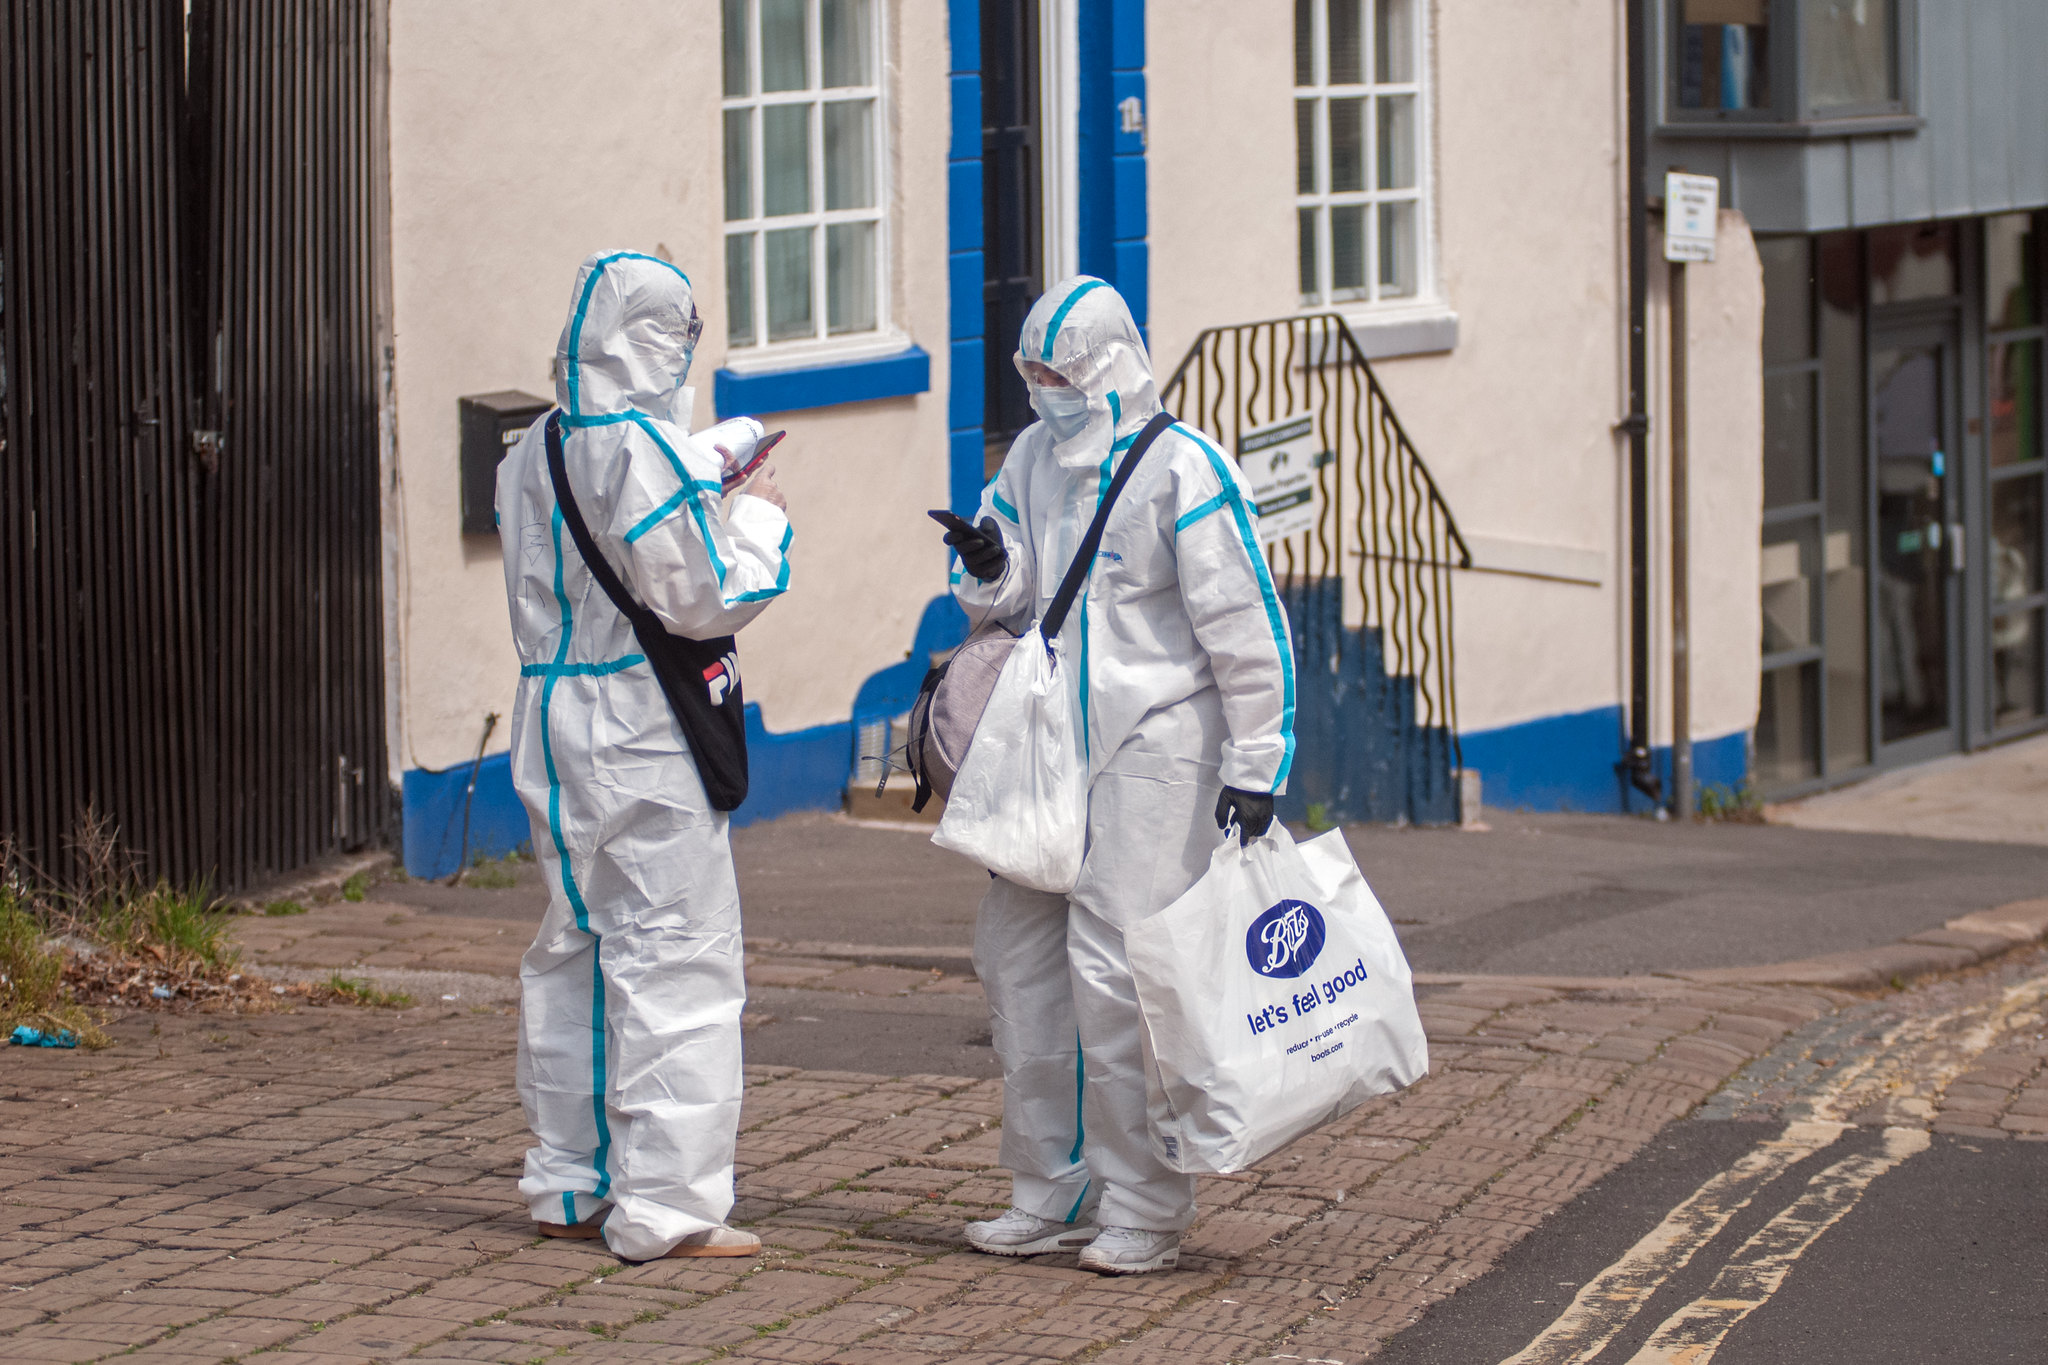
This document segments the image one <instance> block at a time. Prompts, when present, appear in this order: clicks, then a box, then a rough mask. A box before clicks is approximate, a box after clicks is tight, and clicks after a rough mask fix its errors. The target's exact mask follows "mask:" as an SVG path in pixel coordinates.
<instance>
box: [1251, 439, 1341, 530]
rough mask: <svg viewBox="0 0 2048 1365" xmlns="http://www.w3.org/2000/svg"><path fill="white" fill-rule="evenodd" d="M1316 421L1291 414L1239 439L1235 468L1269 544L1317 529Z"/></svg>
mask: <svg viewBox="0 0 2048 1365" xmlns="http://www.w3.org/2000/svg"><path fill="white" fill-rule="evenodd" d="M1323 463H1325V460H1324V459H1323V458H1321V457H1319V455H1318V453H1317V451H1316V419H1315V416H1314V414H1312V413H1305V412H1304V413H1296V414H1294V415H1293V416H1290V417H1283V418H1281V419H1280V420H1279V421H1277V422H1271V423H1268V424H1267V425H1265V426H1262V427H1253V428H1252V429H1251V430H1249V431H1247V432H1245V433H1244V434H1243V435H1241V436H1239V437H1238V440H1237V467H1238V468H1239V469H1241V470H1243V471H1244V480H1245V482H1246V483H1247V484H1250V485H1251V491H1252V501H1253V503H1255V504H1256V505H1257V508H1258V514H1259V540H1260V541H1261V542H1263V543H1264V544H1267V545H1271V544H1272V543H1273V542H1274V541H1276V540H1282V539H1285V538H1286V537H1288V536H1298V535H1300V534H1301V533H1302V532H1303V531H1307V530H1310V529H1312V528H1313V527H1314V526H1315V524H1316V509H1315V471H1316V467H1317V466H1318V465H1320V464H1323Z"/></svg>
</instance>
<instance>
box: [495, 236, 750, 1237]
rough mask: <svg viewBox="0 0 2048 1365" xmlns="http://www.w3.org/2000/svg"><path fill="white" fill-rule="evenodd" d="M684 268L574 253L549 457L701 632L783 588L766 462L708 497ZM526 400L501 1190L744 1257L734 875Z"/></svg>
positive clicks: (567, 1212)
mask: <svg viewBox="0 0 2048 1365" xmlns="http://www.w3.org/2000/svg"><path fill="white" fill-rule="evenodd" d="M701 330H702V322H701V320H700V319H699V318H698V315H697V312H696V307H695V304H694V302H693V301H692V298H691V289H690V282H689V280H688V278H687V277H685V276H684V274H683V273H682V272H681V271H680V270H678V269H676V268H675V267H674V266H672V265H669V264H668V263H666V262H664V261H661V260H658V259H656V258H654V257H651V256H643V255H640V254H638V253H634V252H624V251H609V252H601V253H599V254H597V255H595V256H592V257H591V258H590V259H589V260H587V261H585V262H584V263H583V266H582V268H581V270H580V271H579V272H578V274H577V278H576V287H575V290H574V293H573V294H572V297H571V306H570V314H569V319H568V323H567V325H566V326H565V327H564V328H563V330H562V336H561V341H560V343H559V345H558V347H557V350H556V382H555V397H556V401H557V403H558V404H559V405H560V407H561V411H562V414H563V417H562V423H561V425H562V445H563V459H564V464H565V466H566V472H567V475H568V482H569V487H570V490H571V491H572V492H573V493H574V495H575V501H576V505H577V506H578V507H579V508H580V509H581V511H582V514H583V518H584V521H585V523H586V524H587V525H588V526H589V528H590V532H591V535H592V538H593V540H594V541H595V543H596V545H597V546H598V548H599V549H600V550H601V551H602V553H603V554H604V556H605V558H606V559H607V560H608V561H609V562H610V564H611V566H612V568H613V569H614V570H615V572H616V573H617V574H618V576H619V579H620V580H621V582H622V583H624V585H625V586H626V588H627V590H628V591H629V592H630V593H631V594H632V595H633V596H634V597H635V598H637V599H638V600H639V601H640V602H641V603H642V604H644V605H645V606H647V607H648V608H650V609H652V611H653V612H654V613H655V614H656V615H657V616H658V617H659V618H660V620H661V622H662V623H663V624H664V625H665V626H666V627H667V628H668V629H669V630H670V631H671V632H673V633H675V634H678V635H684V636H689V637H692V638H695V639H716V638H718V637H720V636H724V635H729V634H731V633H732V632H734V631H736V630H738V629H739V628H740V627H742V626H744V625H746V624H747V623H748V622H749V621H751V620H752V619H753V618H754V617H755V616H757V615H758V614H760V612H761V611H762V610H763V609H764V608H765V607H766V606H767V605H768V603H769V602H770V601H772V600H773V599H774V598H775V597H776V596H778V595H779V594H780V593H782V592H783V591H784V590H785V589H786V588H787V587H788V584H789V562H788V560H787V559H786V558H785V554H786V552H787V550H788V547H789V541H790V528H789V521H788V519H787V517H786V516H785V515H784V510H783V508H784V503H783V499H782V495H781V494H780V492H778V491H777V490H776V488H775V484H774V481H773V477H772V474H769V473H768V472H767V471H763V473H762V475H761V476H758V477H757V478H756V479H755V482H754V483H753V485H752V486H751V487H752V491H751V492H746V493H741V494H739V495H738V496H737V497H735V498H734V499H732V501H731V505H730V508H729V510H727V509H725V508H724V507H723V505H722V500H721V497H720V480H721V472H722V466H723V465H724V464H725V463H726V462H725V460H724V459H723V457H722V455H721V453H720V452H719V451H718V450H716V449H714V445H713V443H714V442H715V441H719V440H721V439H722V440H723V441H724V442H725V443H726V444H728V445H730V446H737V447H740V448H745V449H751V446H752V444H753V443H754V442H755V441H757V440H758V438H759V436H760V434H761V429H760V424H759V423H755V422H752V421H751V420H750V419H736V420H735V421H732V422H725V423H721V424H719V426H717V427H714V428H712V429H711V431H709V432H704V433H700V434H699V435H698V436H696V437H694V438H693V437H692V436H691V435H690V434H689V431H690V408H691V398H692V393H691V390H689V389H686V388H684V387H683V381H684V379H685V377H686V376H687V375H688V373H689V368H690V356H691V352H692V350H693V348H694V347H695V344H696V341H697V336H698V334H699V333H700V332H701ZM546 420H547V419H545V418H543V419H542V420H541V421H539V422H536V423H535V424H534V425H533V427H532V428H531V429H529V430H528V431H527V432H526V434H525V436H523V437H522V438H521V439H520V441H519V443H518V444H517V445H516V446H515V447H514V448H513V449H512V451H511V452H510V453H509V454H508V455H507V456H506V457H505V460H504V462H503V463H502V464H501V465H500V466H499V469H498V520H499V532H500V536H501V538H502V541H503V545H504V555H505V590H506V594H507V596H508V598H509V599H510V605H511V612H512V635H513V640H514V642H515V644H516V645H517V648H518V652H519V663H520V670H519V674H520V676H519V692H518V699H517V701H516V703H515V704H514V707H513V711H512V774H513V782H514V784H515V785H516V786H517V788H518V790H519V795H520V797H521V799H522V800H524V802H525V803H526V808H527V811H528V812H529V814H530V815H531V816H532V819H533V831H534V839H533V842H534V847H535V848H536V849H538V850H539V852H540V860H541V864H542V867H543V869H544V871H545V873H546V876H547V882H548V887H549V890H550V891H551V892H552V893H553V894H552V897H551V899H550V901H549V905H548V910H547V914H546V917H545V918H544V919H543V920H542V921H541V926H540V931H539V933H538V934H536V935H535V937H534V941H533V946H532V947H531V948H530V949H528V950H527V953H526V956H525V958H524V960H523V961H522V962H521V964H520V987H521V997H520V1015H519V1061H518V1083H519V1097H520V1100H521V1103H522V1104H523V1105H524V1107H525V1111H526V1120H527V1123H528V1125H529V1126H530V1127H531V1128H532V1129H533V1134H534V1137H535V1138H536V1139H537V1140H538V1142H537V1145H535V1146H534V1147H532V1148H530V1149H529V1150H528V1151H527V1154H526V1172H525V1177H524V1178H523V1179H522V1180H521V1181H520V1182H519V1193H520V1195H521V1197H523V1198H524V1199H525V1200H526V1202H527V1206H528V1208H529V1210H530V1211H531V1213H532V1215H533V1218H534V1220H535V1221H536V1222H537V1223H538V1224H539V1225H540V1230H541V1231H542V1232H544V1233H548V1234H551V1235H555V1236H572V1237H593V1238H594V1237H597V1236H599V1235H600V1234H601V1235H602V1236H603V1238H604V1240H605V1241H606V1243H607V1244H608V1245H609V1246H610V1248H611V1249H612V1251H614V1252H615V1253H617V1254H618V1255H619V1256H621V1257H624V1258H626V1259H628V1260H636V1261H638V1260H649V1259H652V1258H655V1257H660V1256H666V1255H675V1256H744V1255H751V1254H753V1253H754V1252H755V1251H757V1250H758V1249H759V1247H760V1241H759V1239H758V1238H756V1237H754V1236H753V1234H751V1233H747V1232H742V1231H739V1230H737V1229H733V1228H728V1227H726V1226H725V1218H726V1215H727V1214H728V1213H729V1212H730V1211H731V1209H732V1201H733V1142H734V1134H735V1132H736V1129H737V1126H738V1121H739V1110H740V1090H741V1084H742V1082H741V1076H740V1007H741V1004H742V1003H743V1001H744V999H745V993H746V989H745V984H744V982H743V980H742V977H741V944H740V906H739V892H738V889H737V886H736V885H735V882H734V879H733V866H732V851H731V847H730V845H729V843H728V841H727V825H726V816H725V814H724V813H722V812H719V811H715V810H713V809H712V808H711V807H710V805H709V804H708V802H707V799H706V795H705V790H704V785H703V782H702V781H701V779H700V778H699V776H698V772H697V768H696V764H695V762H694V761H693V759H692V757H691V754H690V748H689V745H688V743H687V742H686V741H685V739H684V736H683V732H682V730H681V728H680V726H679V724H678V722H677V720H676V717H675V715H674V714H673V712H672V711H671V709H670V706H669V703H668V701H667V699H666V697H665V696H664V694H663V692H662V689H661V685H660V683H659V682H658V681H657V679H656V677H655V675H654V672H653V670H652V669H651V668H650V666H649V665H648V663H647V661H646V659H645V658H644V657H643V656H642V654H641V652H640V647H639V644H638V642H637V641H636V639H635V637H634V634H633V629H632V626H631V625H630V624H629V623H628V621H627V619H626V617H625V616H624V615H623V614H621V612H620V611H619V609H618V608H617V607H615V606H614V605H613V604H612V601H611V599H610V598H608V597H607V596H606V595H605V593H604V590H603V589H602V588H601V587H600V586H599V585H598V583H597V582H596V580H595V579H594V578H593V577H592V576H591V574H590V572H589V570H588V569H587V568H586V567H585V565H584V561H583V559H582V557H581V556H580V555H579V554H578V553H577V549H576V546H575V544H574V543H573V540H572V537H571V535H570V534H569V533H568V532H567V531H566V530H565V529H564V526H563V517H562V513H561V510H560V508H558V506H557V505H556V501H555V496H554V488H553V484H552V482H551V480H550V478H549V474H548V460H547V448H546V440H545V435H544V426H545V423H546Z"/></svg>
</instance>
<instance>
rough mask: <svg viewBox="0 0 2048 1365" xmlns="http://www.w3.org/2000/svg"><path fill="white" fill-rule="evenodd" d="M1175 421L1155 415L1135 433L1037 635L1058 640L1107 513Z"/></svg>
mask: <svg viewBox="0 0 2048 1365" xmlns="http://www.w3.org/2000/svg"><path fill="white" fill-rule="evenodd" d="M1178 420H1179V419H1178V418H1176V417H1175V416H1174V415H1173V414H1172V413H1170V412H1160V413H1157V414H1155V415H1154V416H1153V418H1152V420H1151V421H1149V422H1147V423H1145V429H1144V430H1143V431H1141V432H1139V433H1138V439H1137V440H1136V441H1134V442H1132V443H1131V453H1130V454H1128V455H1126V456H1124V462H1123V463H1122V464H1120V465H1118V466H1117V468H1116V477H1115V478H1113V479H1111V480H1110V481H1109V488H1108V489H1107V490H1105V491H1104V493H1103V495H1102V501H1101V503H1100V504H1098V505H1097V506H1096V508H1095V520H1093V521H1091V522H1089V523H1088V534H1087V535H1085V536H1082V537H1081V548H1080V549H1078V550H1076V551H1075V552H1074V562H1073V563H1072V564H1069V565H1068V566H1067V576H1066V577H1065V578H1063V579H1061V580H1060V590H1059V591H1058V592H1056V593H1054V594H1053V599H1052V605H1051V606H1049V607H1047V608H1046V609H1045V620H1043V621H1042V622H1040V623H1039V633H1040V634H1041V635H1043V636H1044V637H1045V638H1046V639H1047V640H1052V639H1056V638H1057V637H1058V636H1059V633H1060V627H1061V626H1064V625H1065V624H1066V623H1067V613H1068V612H1069V611H1072V610H1073V607H1074V599H1075V598H1076V597H1078V596H1080V595H1081V585H1082V584H1083V583H1085V582H1087V581H1088V570H1089V568H1090V567H1091V566H1092V565H1093V564H1094V562H1095V551H1096V550H1097V549H1099V548H1100V547H1101V545H1102V528H1103V527H1105V526H1107V525H1108V524H1109V509H1110V508H1111V507H1114V506H1115V505H1116V499H1117V495H1118V494H1119V493H1121V492H1123V491H1124V485H1125V484H1127V483H1129V482H1130V481H1131V475H1132V474H1133V473H1135V472H1136V470H1137V468H1138V461H1139V460H1141V459H1143V458H1144V455H1145V451H1146V450H1147V449H1148V448H1149V447H1150V446H1151V444H1152V442H1153V441H1155V440H1157V439H1158V437H1159V433H1160V432H1162V431H1164V430H1166V429H1167V428H1168V427H1170V426H1172V425H1173V424H1174V423H1175V422H1176V421H1178Z"/></svg>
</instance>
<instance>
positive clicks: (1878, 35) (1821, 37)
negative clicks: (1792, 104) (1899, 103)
mask: <svg viewBox="0 0 2048 1365" xmlns="http://www.w3.org/2000/svg"><path fill="white" fill-rule="evenodd" d="M1800 11H1801V12H1800V18H1801V19H1802V20H1803V21H1804V22H1803V23H1802V25H1801V32H1800V35H1799V39H1800V43H1799V46H1800V57H1801V66H1802V68H1803V70H1802V73H1801V74H1802V75H1804V77H1805V79H1806V107H1807V111H1808V112H1809V113H1814V114H1843V113H1853V112H1859V111H1862V112H1875V111H1878V110H1883V109H1886V108H1889V107H1891V105H1892V104H1893V103H1894V102H1895V101H1896V100H1897V99H1898V97H1899V82H1898V71H1897V63H1896V62H1895V61H1894V59H1893V35H1894V33H1895V32H1896V30H1895V28H1894V26H1893V22H1892V0H1800Z"/></svg>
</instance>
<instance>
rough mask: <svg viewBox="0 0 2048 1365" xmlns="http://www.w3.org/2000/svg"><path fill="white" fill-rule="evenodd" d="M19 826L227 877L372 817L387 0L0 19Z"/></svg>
mask: <svg viewBox="0 0 2048 1365" xmlns="http://www.w3.org/2000/svg"><path fill="white" fill-rule="evenodd" d="M0 35H4V42H0V49H4V50H0V179H4V182H5V198H4V202H0V348H4V350H0V385H4V387H0V407H4V413H0V441H4V442H5V444H4V447H0V542H4V543H0V565H4V571H0V572H4V578H0V660H4V665H0V666H4V669H5V673H4V676H0V681H4V687H5V690H6V703H7V704H6V714H5V716H4V717H0V837H5V838H7V839H10V840H12V841H13V843H14V845H15V847H16V849H17V850H18V851H19V852H20V853H22V854H23V855H25V856H26V857H28V858H29V859H31V860H32V861H33V862H34V863H35V864H36V865H38V866H39V867H41V868H42V869H43V870H44V871H45V872H47V873H49V874H51V875H53V876H59V877H62V876H65V875H66V874H67V872H68V871H69V868H68V867H67V860H68V854H67V851H66V841H67V836H68V835H69V834H70V832H71V830H72V829H73V827H74V825H75V824H76V822H77V820H78V819H79V817H80V814H81V813H82V812H83V811H84V810H86V809H87V808H88V807H90V808H93V809H96V810H98V811H99V812H101V813H102V814H104V815H106V816H108V817H110V818H111V819H113V820H114V821H115V823H116V824H117V825H118V827H119V830H120V835H121V838H122V840H123V841H124V842H125V843H126V844H127V845H128V846H129V847H130V848H131V849H132V850H134V851H135V852H136V853H137V854H139V855H140V857H141V859H142V862H143V866H144V868H145V869H146V870H147V871H149V872H152V873H162V874H164V875H168V876H171V877H173V878H177V879H180V880H185V879H192V878H200V877H204V878H209V879H211V881H212V882H213V884H214V885H215V886H216V887H218V888H222V889H226V888H231V887H236V886H240V885H244V884H247V883H249V882H251V881H254V880H258V879H260V878H262V877H263V876H265V875H267V874H272V873H277V872H283V871H286V870H289V869H291V868H294V867H298V866H301V865H303V864H305V863H306V862H308V861H310V860H312V859H314V858H316V857H318V856H320V855H321V854H323V853H325V852H328V851H331V850H333V849H336V848H341V847H348V846H354V845H359V844H361V843H363V842H365V841H366V840H368V839H369V838H371V837H373V836H374V835H376V834H377V833H379V832H381V829H382V827H383V824H384V821H385V819H386V814H387V811H388V807H389V796H388V793H387V791H386V782H385V780H384V743H383V665H382V643H381V639H380V622H381V598H380V573H379V568H380V565H379V561H380V555H379V529H378V494H379V489H378V465H379V460H378V456H379V433H378V407H377V374H378V366H377V355H376V349H377V348H376V341H375V327H374V323H375V319H374V316H373V305H372V299H373V295H374V290H373V287H372V278H371V268H372V261H373V256H372V249H373V248H372V232H371V206H372V201H373V194H372V189H373V187H372V181H371V176H372V171H373V157H372V149H371V132H372V116H371V107H370V98H371V93H372V88H373V87H372V81H371V72H372V62H373V55H374V54H373V46H374V40H375V33H374V30H373V25H372V15H371V13H370V7H369V6H368V4H367V3H365V0H190V3H187V2H186V0H10V3H9V4H8V5H7V6H6V8H5V11H4V18H0Z"/></svg>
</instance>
